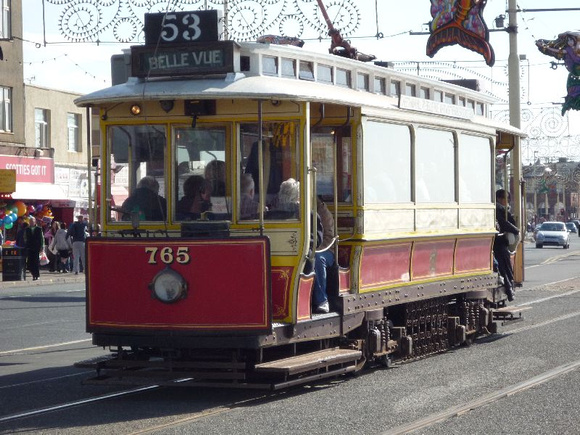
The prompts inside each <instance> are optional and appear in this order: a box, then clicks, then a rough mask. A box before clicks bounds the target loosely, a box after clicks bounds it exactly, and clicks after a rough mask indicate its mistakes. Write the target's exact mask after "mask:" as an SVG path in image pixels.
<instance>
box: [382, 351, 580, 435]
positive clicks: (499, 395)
mask: <svg viewBox="0 0 580 435" xmlns="http://www.w3.org/2000/svg"><path fill="white" fill-rule="evenodd" d="M578 368H580V360H576V361H573V362H570V363H567V364H563V365H561V366H558V367H555V368H553V369H551V370H548V371H545V372H543V373H541V374H539V375H537V376H534V377H531V378H529V379H526V380H524V381H522V382H518V383H517V384H514V385H510V386H508V387H506V388H502V389H499V390H496V391H493V392H491V393H489V394H486V395H483V396H481V397H478V398H476V399H474V400H471V401H469V402H467V403H464V404H461V405H457V406H452V407H449V408H447V409H445V410H443V411H440V412H437V413H434V414H431V415H428V416H427V417H424V418H421V419H419V420H415V421H413V422H411V423H408V424H405V425H402V426H398V427H395V428H393V429H389V430H387V431H385V432H383V433H382V434H381V435H398V434H407V433H413V432H416V431H418V430H421V429H425V428H427V427H430V426H433V425H435V424H437V423H442V422H444V421H445V420H448V419H450V418H453V417H458V416H461V415H463V414H466V413H468V412H470V411H473V410H475V409H477V408H481V407H482V406H486V405H489V404H491V403H494V402H497V401H499V400H501V399H504V398H506V397H509V396H513V395H515V394H518V393H522V392H524V391H526V390H529V389H530V388H533V387H535V386H537V385H541V384H543V383H545V382H548V381H550V380H552V379H555V378H557V377H559V376H563V375H565V374H567V373H569V372H571V371H574V370H577V369H578Z"/></svg>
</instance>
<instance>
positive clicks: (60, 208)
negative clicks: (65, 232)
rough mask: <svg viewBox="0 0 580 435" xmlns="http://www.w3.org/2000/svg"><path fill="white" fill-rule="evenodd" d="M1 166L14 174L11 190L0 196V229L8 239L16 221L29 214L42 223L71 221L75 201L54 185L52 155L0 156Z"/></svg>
mask: <svg viewBox="0 0 580 435" xmlns="http://www.w3.org/2000/svg"><path fill="white" fill-rule="evenodd" d="M0 169H7V170H12V171H14V172H15V173H16V183H15V187H14V191H13V192H4V193H3V194H2V195H1V197H0V229H1V230H2V231H3V232H4V235H5V240H6V241H7V242H10V241H12V242H13V241H14V240H15V238H16V232H17V229H18V225H19V223H20V222H22V221H26V220H27V219H29V217H30V216H34V217H35V218H36V219H37V221H40V222H42V224H43V225H50V223H51V222H52V220H53V219H56V220H58V221H64V222H67V223H70V222H72V221H73V220H74V207H75V201H71V200H70V199H69V198H68V197H67V196H66V194H65V192H64V191H63V189H62V188H61V187H60V186H58V185H56V184H54V161H53V159H52V158H47V157H28V156H0ZM19 219H20V221H19Z"/></svg>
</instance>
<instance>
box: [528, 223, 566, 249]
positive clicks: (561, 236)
mask: <svg viewBox="0 0 580 435" xmlns="http://www.w3.org/2000/svg"><path fill="white" fill-rule="evenodd" d="M544 245H552V246H561V247H562V248H564V249H568V248H569V247H570V231H568V228H566V225H565V224H564V222H544V223H543V224H542V225H541V226H540V229H539V230H538V234H536V248H543V247H544Z"/></svg>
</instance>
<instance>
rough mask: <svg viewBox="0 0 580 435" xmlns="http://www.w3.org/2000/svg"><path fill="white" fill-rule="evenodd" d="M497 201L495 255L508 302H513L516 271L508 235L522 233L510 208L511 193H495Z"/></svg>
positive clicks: (502, 190)
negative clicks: (497, 230) (497, 231)
mask: <svg viewBox="0 0 580 435" xmlns="http://www.w3.org/2000/svg"><path fill="white" fill-rule="evenodd" d="M495 200H496V204H495V219H496V222H497V225H498V227H499V228H498V229H499V232H500V234H498V235H497V236H496V237H495V242H494V244H493V255H494V257H495V259H496V260H497V263H498V270H499V274H500V275H501V277H502V278H503V280H504V287H505V292H506V295H507V297H508V301H510V302H511V301H513V300H514V298H515V295H514V293H515V291H514V270H513V267H512V262H511V252H510V250H509V242H508V239H507V234H508V233H511V234H513V235H514V236H518V235H519V234H520V231H519V230H518V227H517V226H516V221H515V219H514V217H513V215H512V214H511V213H510V211H509V208H508V207H509V206H508V203H509V200H510V195H509V193H508V192H506V191H505V190H504V189H500V190H498V191H497V192H496V193H495Z"/></svg>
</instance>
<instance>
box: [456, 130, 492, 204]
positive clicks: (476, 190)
mask: <svg viewBox="0 0 580 435" xmlns="http://www.w3.org/2000/svg"><path fill="white" fill-rule="evenodd" d="M457 153H458V158H457V162H458V163H457V165H458V168H457V173H458V183H459V186H458V191H459V202H460V203H467V204H489V203H491V202H493V197H492V192H491V189H490V186H491V185H492V173H493V159H494V148H493V142H492V141H491V139H490V138H489V137H485V136H476V135H473V134H467V133H463V134H461V135H460V136H459V140H458V151H457Z"/></svg>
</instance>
